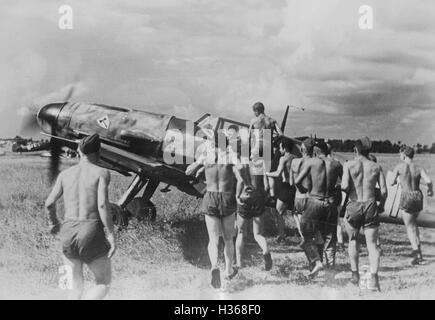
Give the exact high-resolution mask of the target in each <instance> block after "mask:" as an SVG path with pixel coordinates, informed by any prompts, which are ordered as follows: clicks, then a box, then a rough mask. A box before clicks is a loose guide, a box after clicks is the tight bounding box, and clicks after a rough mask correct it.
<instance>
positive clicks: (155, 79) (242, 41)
mask: <svg viewBox="0 0 435 320" xmlns="http://www.w3.org/2000/svg"><path fill="white" fill-rule="evenodd" d="M63 4H67V5H69V6H71V8H72V9H73V29H72V30H61V29H59V27H58V21H59V19H60V18H61V14H59V12H58V10H59V7H60V6H61V5H63ZM361 5H370V6H371V7H372V8H373V29H371V30H362V29H360V28H359V26H358V21H359V19H360V16H361V15H360V14H359V12H358V9H359V8H360V6H361ZM0 43H1V44H2V46H1V50H0V70H1V73H0V112H1V117H0V137H4V136H13V135H15V134H18V133H19V131H20V127H21V119H22V114H23V110H25V107H26V106H39V105H43V104H44V103H49V102H53V101H59V100H62V99H63V97H65V95H66V92H68V90H69V88H70V87H71V86H72V85H74V87H75V91H74V95H73V96H72V97H71V99H70V100H71V101H84V102H98V103H104V104H108V105H115V106H124V107H131V108H135V109H142V110H148V111H152V112H159V113H165V114H174V115H176V116H179V117H181V118H185V119H192V120H194V119H196V118H198V117H199V116H201V115H202V114H204V113H206V112H209V113H212V114H217V115H220V116H223V117H227V118H231V119H234V120H238V121H243V122H249V120H250V118H251V117H252V109H251V106H252V105H253V104H254V103H255V102H257V101H261V102H263V103H264V105H265V107H266V113H267V114H269V115H271V116H272V117H274V118H275V119H277V120H278V121H279V122H280V121H281V119H282V117H283V114H284V111H285V107H286V106H287V105H292V106H296V107H298V108H292V109H291V110H290V114H289V119H288V121H287V127H286V130H285V133H286V134H287V135H290V136H303V135H309V134H313V135H314V134H316V135H317V136H318V137H326V138H351V139H354V138H358V137H360V136H362V135H368V136H369V137H371V138H372V139H376V140H380V139H390V140H391V141H393V142H396V141H402V142H404V143H408V144H414V143H416V142H421V143H424V144H431V143H432V142H435V126H434V123H435V90H434V89H435V54H434V53H435V5H434V4H433V1H432V0H427V1H423V0H421V1H411V0H382V1H380V0H378V1H375V0H370V1H369V0H323V1H311V0H303V1H302V0H300V1H296V0H273V1H265V0H251V1H248V0H238V1H229V0H147V1H143V0H130V1H121V0H111V1H100V0H94V1H92V0H91V1H89V0H87V1H84V0H83V1H82V0H62V1H55V0H44V1H42V0H33V1H30V0H29V1H20V0H18V1H17V0H13V1H12V0H2V1H1V4H0ZM299 108H304V111H303V110H301V109H299Z"/></svg>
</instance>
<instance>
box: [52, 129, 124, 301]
mask: <svg viewBox="0 0 435 320" xmlns="http://www.w3.org/2000/svg"><path fill="white" fill-rule="evenodd" d="M78 151H79V154H80V162H79V163H78V164H77V165H75V166H73V167H71V168H69V169H67V170H65V171H62V172H61V173H60V174H59V176H58V178H57V180H56V183H55V185H54V187H53V190H52V191H51V193H50V195H49V196H48V198H47V200H46V202H45V208H46V211H47V213H48V215H49V218H50V222H51V227H50V229H51V233H52V234H56V233H57V232H58V231H59V229H60V237H61V239H62V252H63V255H64V256H63V260H64V264H65V266H66V267H67V268H70V271H71V276H72V290H71V292H70V296H69V298H70V299H80V298H82V299H102V298H104V296H105V295H106V294H107V293H108V291H109V286H110V282H111V263H110V259H111V257H112V256H113V254H114V253H115V249H116V245H115V235H114V233H113V220H112V215H111V212H110V209H109V199H108V188H109V183H110V173H109V171H108V170H106V169H103V168H101V167H98V166H97V162H98V159H99V156H100V139H99V136H98V135H97V134H94V135H91V136H89V137H87V138H84V139H83V140H82V141H81V143H80V145H79V149H78ZM62 195H63V199H64V204H65V218H64V221H63V223H62V226H61V225H60V223H59V220H58V217H57V215H56V202H57V200H58V199H59V198H60V197H61V196H62ZM104 229H106V234H105V232H104ZM83 264H87V266H88V267H89V269H90V270H91V271H92V273H93V274H94V276H95V282H96V285H95V286H94V287H93V288H91V289H90V290H89V291H88V292H87V293H86V294H85V295H83V282H84V279H83ZM67 272H68V271H67ZM68 274H69V272H68Z"/></svg>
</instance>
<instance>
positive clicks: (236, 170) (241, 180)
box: [233, 166, 245, 203]
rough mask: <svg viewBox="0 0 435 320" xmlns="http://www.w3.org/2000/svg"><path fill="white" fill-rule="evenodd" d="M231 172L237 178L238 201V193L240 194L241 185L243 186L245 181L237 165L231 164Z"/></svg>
mask: <svg viewBox="0 0 435 320" xmlns="http://www.w3.org/2000/svg"><path fill="white" fill-rule="evenodd" d="M233 172H234V175H235V177H236V180H237V186H236V200H237V202H239V203H240V195H241V194H242V191H243V187H244V186H245V181H244V178H243V175H242V174H241V173H240V168H238V166H233Z"/></svg>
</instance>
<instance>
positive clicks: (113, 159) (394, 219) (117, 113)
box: [26, 91, 435, 228]
mask: <svg viewBox="0 0 435 320" xmlns="http://www.w3.org/2000/svg"><path fill="white" fill-rule="evenodd" d="M71 93H72V91H71V92H70V93H69V94H68V96H71ZM288 111H289V106H287V109H286V111H285V114H284V117H283V120H282V122H281V130H282V131H283V132H284V129H285V126H286V121H287V116H288ZM35 120H36V123H37V125H38V126H39V128H40V129H42V131H43V133H44V134H46V135H48V136H50V137H51V140H50V146H51V155H52V157H51V162H50V170H49V172H50V180H53V179H54V178H55V176H56V175H57V173H58V168H59V158H60V154H61V150H62V147H64V146H67V147H69V148H71V149H76V148H77V143H78V141H80V139H82V138H84V137H86V136H88V135H90V134H93V133H98V134H99V135H100V138H101V141H102V148H101V159H100V162H99V163H98V164H99V165H100V166H101V167H104V168H107V169H110V170H114V171H117V172H119V173H121V174H123V175H125V176H133V179H132V182H131V184H130V186H129V187H128V188H127V190H126V191H125V193H124V194H123V196H122V197H121V198H120V199H119V201H118V202H117V206H118V207H119V208H120V210H115V211H116V212H117V219H116V220H117V221H118V222H119V223H121V224H124V225H126V224H127V223H128V217H129V216H131V215H133V216H136V217H139V216H141V215H148V216H149V218H150V219H151V220H153V219H155V217H156V209H155V206H154V204H153V203H152V201H151V198H152V196H153V194H154V192H155V191H156V189H157V188H158V186H159V184H160V183H164V184H166V186H165V187H164V188H163V189H161V190H160V191H161V192H168V191H170V189H169V186H174V187H176V188H178V189H179V190H180V191H182V192H184V193H186V194H189V195H192V196H196V197H202V196H203V194H204V193H205V184H204V183H203V182H202V181H200V180H198V179H195V178H194V177H192V176H187V175H186V174H185V169H186V167H187V165H188V157H189V155H194V154H196V151H197V150H198V148H199V146H201V145H202V144H203V143H204V139H203V137H204V135H207V136H210V135H216V134H217V133H218V131H219V130H224V131H225V130H227V129H228V128H229V127H230V126H236V127H237V128H238V130H239V132H242V131H244V130H245V131H248V128H249V125H248V124H245V123H242V122H238V121H234V120H231V119H227V118H224V117H219V116H214V115H211V114H208V113H207V114H204V115H203V116H202V117H200V118H199V119H197V120H196V121H191V120H186V119H182V118H178V117H175V116H171V115H165V114H157V113H152V112H147V111H141V110H135V109H130V108H123V107H116V106H108V105H103V104H95V103H81V102H58V103H50V104H47V105H45V106H43V107H42V108H40V109H39V111H38V112H37V114H36V118H35ZM27 122H28V121H27ZM26 125H27V126H28V125H29V123H27V124H26ZM189 128H191V129H192V130H189ZM177 132H178V133H182V134H183V135H184V137H183V139H182V144H183V145H182V147H181V148H174V145H175V144H176V141H174V137H175V136H176V134H175V133H177ZM288 138H289V139H291V140H293V141H294V142H295V145H294V148H293V150H292V153H293V154H295V155H297V156H300V150H299V147H298V145H300V143H301V141H300V140H298V139H294V138H290V137H288ZM189 139H190V141H192V142H193V143H191V144H189V143H187V141H189ZM189 148H190V149H193V150H189ZM180 151H181V154H177V153H179V152H180ZM165 153H166V154H168V153H169V154H173V156H174V158H177V157H178V158H180V157H181V159H182V161H181V163H168V162H167V161H165V159H164V154H165ZM191 160H192V159H191ZM142 190H143V192H142V195H141V196H139V197H136V196H137V195H138V194H139V193H140V192H141V191H142ZM389 194H390V196H389V199H388V200H387V206H386V211H385V212H384V213H382V214H381V215H380V218H381V221H383V222H386V223H399V224H403V220H402V219H401V216H400V214H399V213H398V199H399V197H400V190H399V191H398V190H397V188H390V187H389ZM130 203H134V204H135V205H134V209H132V208H130V210H126V208H127V206H128V205H129V204H130ZM425 208H427V201H426V202H425ZM132 210H133V211H134V212H132ZM417 222H418V224H419V225H420V226H423V227H431V228H435V215H433V214H431V213H429V212H428V211H427V210H425V211H424V212H422V213H421V214H420V216H419V218H418V220H417Z"/></svg>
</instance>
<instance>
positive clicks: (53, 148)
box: [20, 85, 75, 184]
mask: <svg viewBox="0 0 435 320" xmlns="http://www.w3.org/2000/svg"><path fill="white" fill-rule="evenodd" d="M74 90H75V86H74V85H71V87H70V88H69V89H68V92H67V93H66V95H65V96H64V97H63V101H68V100H69V99H70V98H71V97H72V95H73V94H74ZM39 110H40V106H38V105H36V104H34V105H32V106H28V107H24V108H23V109H22V113H23V120H22V125H21V130H20V134H26V135H35V134H36V133H39V125H38V121H37V115H38V112H39ZM51 136H52V138H50V145H49V150H50V154H51V157H50V163H49V168H48V181H49V183H50V184H52V183H53V182H54V180H55V179H56V177H57V175H58V173H59V166H60V155H61V153H62V142H61V141H59V140H58V139H56V138H53V136H56V126H55V125H52V126H51Z"/></svg>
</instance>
